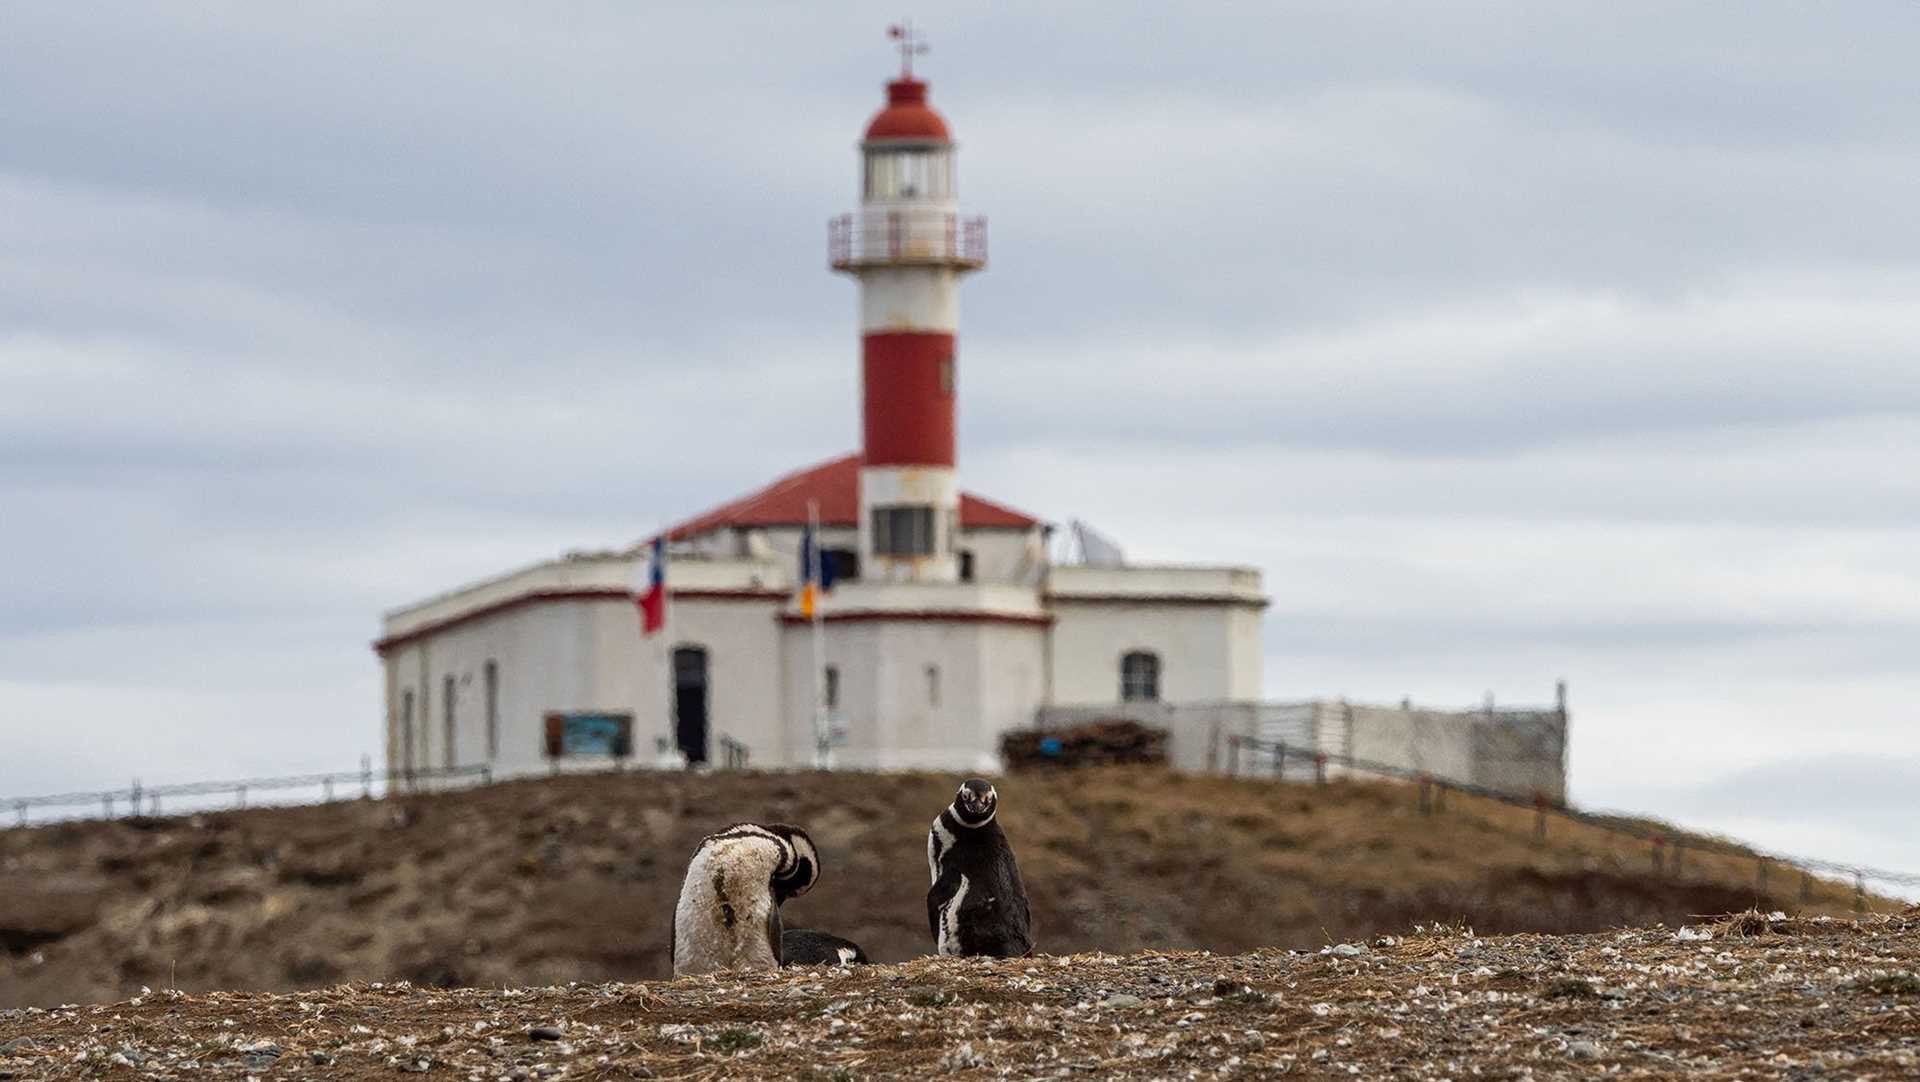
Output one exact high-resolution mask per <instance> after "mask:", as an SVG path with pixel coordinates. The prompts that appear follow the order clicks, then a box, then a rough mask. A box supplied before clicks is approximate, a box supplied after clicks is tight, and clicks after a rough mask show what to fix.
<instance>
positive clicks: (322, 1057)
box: [307, 1052, 333, 1067]
mask: <svg viewBox="0 0 1920 1082" xmlns="http://www.w3.org/2000/svg"><path fill="white" fill-rule="evenodd" d="M307 1059H308V1060H310V1061H311V1062H312V1063H313V1065H314V1066H315V1067H331V1066H333V1057H332V1056H331V1055H329V1054H328V1053H325V1052H312V1053H309V1054H308V1055H307Z"/></svg>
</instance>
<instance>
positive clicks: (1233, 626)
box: [1051, 598, 1259, 705]
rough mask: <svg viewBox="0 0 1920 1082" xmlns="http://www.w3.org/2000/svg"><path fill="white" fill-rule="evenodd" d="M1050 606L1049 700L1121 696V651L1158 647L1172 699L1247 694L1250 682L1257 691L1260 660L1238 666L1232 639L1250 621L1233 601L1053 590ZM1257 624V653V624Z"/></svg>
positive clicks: (1163, 689) (1164, 688)
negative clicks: (1098, 596)
mask: <svg viewBox="0 0 1920 1082" xmlns="http://www.w3.org/2000/svg"><path fill="white" fill-rule="evenodd" d="M1052 607H1053V616H1054V625H1053V644H1052V647H1053V659H1052V670H1053V671H1052V695H1051V701H1052V702H1055V703H1059V704H1061V705H1070V704H1075V703H1110V702H1118V701H1119V699H1120V659H1121V657H1122V656H1123V655H1125V654H1126V653H1128V652H1129V651H1133V650H1146V651H1150V652H1152V653H1154V654H1157V655H1159V657H1160V698H1161V699H1163V700H1166V701H1168V702H1209V701H1215V700H1221V699H1232V698H1238V697H1246V696H1245V695H1244V694H1243V693H1244V692H1245V691H1246V689H1247V687H1248V686H1249V684H1251V687H1252V688H1253V689H1254V693H1255V697H1257V692H1258V688H1259V677H1258V674H1257V670H1258V666H1257V665H1255V666H1254V669H1255V672H1254V673H1253V674H1247V673H1244V672H1241V671H1239V668H1240V665H1241V664H1242V660H1241V659H1240V658H1236V653H1235V647H1234V643H1233V640H1234V638H1235V636H1236V634H1244V633H1245V632H1246V630H1247V629H1246V627H1245V625H1244V624H1243V623H1242V622H1241V621H1239V620H1237V619H1235V613H1234V611H1233V610H1234V606H1233V605H1231V604H1216V603H1207V602H1156V601H1143V602H1135V601H1080V600H1068V599H1063V598H1055V599H1054V600H1053V605H1052ZM1252 631H1253V637H1252V641H1253V649H1254V651H1255V652H1256V654H1255V656H1257V651H1258V649H1259V638H1258V631H1259V628H1258V624H1255V625H1253V628H1252ZM1241 654H1242V655H1244V654H1245V651H1244V650H1242V651H1241Z"/></svg>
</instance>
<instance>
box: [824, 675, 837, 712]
mask: <svg viewBox="0 0 1920 1082" xmlns="http://www.w3.org/2000/svg"><path fill="white" fill-rule="evenodd" d="M826 685H827V686H826V696H827V709H828V710H832V709H834V708H836V707H838V706H839V705H840V666H838V665H829V666H827V672H826Z"/></svg>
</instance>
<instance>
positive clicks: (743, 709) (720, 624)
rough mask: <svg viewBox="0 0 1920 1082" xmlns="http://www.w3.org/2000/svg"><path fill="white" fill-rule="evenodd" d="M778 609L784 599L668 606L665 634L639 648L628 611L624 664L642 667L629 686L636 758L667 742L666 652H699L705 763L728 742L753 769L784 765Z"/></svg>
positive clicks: (670, 726) (670, 731)
mask: <svg viewBox="0 0 1920 1082" xmlns="http://www.w3.org/2000/svg"><path fill="white" fill-rule="evenodd" d="M785 601H786V598H785V596H784V594H781V595H779V596H777V597H756V596H746V597H742V598H738V599H734V598H726V599H721V598H699V599H689V600H680V599H675V600H674V602H673V603H672V604H671V605H670V606H669V608H668V616H667V629H666V631H665V632H664V633H663V634H659V635H655V636H653V637H652V638H649V639H647V640H645V642H644V644H643V642H642V639H641V635H640V624H639V620H638V618H637V617H635V616H634V615H633V608H632V606H631V605H629V606H627V613H628V618H627V626H628V630H627V631H626V633H625V635H624V638H625V639H626V641H627V642H628V643H629V644H630V650H631V653H630V654H629V655H628V656H638V657H640V658H641V659H642V665H641V667H640V668H638V670H637V675H636V678H635V680H634V685H635V687H636V689H637V692H638V695H639V702H640V704H641V705H640V706H639V707H637V708H636V709H635V713H634V718H635V743H636V744H637V745H639V746H638V748H636V753H645V752H649V751H651V749H652V747H653V743H654V740H655V738H657V737H665V738H667V739H668V740H670V741H671V740H672V739H673V738H674V736H675V727H674V718H673V714H672V697H671V694H670V691H671V687H670V681H671V679H672V675H671V670H670V668H669V663H670V657H669V651H670V650H671V649H674V648H678V647H682V646H699V647H702V648H704V649H705V650H706V651H707V687H708V691H707V743H708V748H709V752H710V755H711V756H712V758H713V759H714V760H716V761H717V760H718V759H719V758H720V743H719V742H720V738H721V737H728V738H731V739H733V740H737V741H739V742H740V743H742V744H745V745H746V746H747V748H748V749H749V751H750V754H751V760H750V762H751V764H752V765H756V766H757V765H771V764H774V763H781V762H787V761H789V758H788V755H789V749H788V747H787V739H786V733H785V730H784V728H783V726H782V725H781V717H782V715H783V713H784V704H785V695H786V691H785V689H784V687H783V680H782V675H783V669H782V663H781V641H782V636H781V625H780V622H779V612H780V610H781V608H782V607H783V605H784V604H785ZM615 664H617V662H615ZM643 734H644V738H643Z"/></svg>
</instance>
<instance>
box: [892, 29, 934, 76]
mask: <svg viewBox="0 0 1920 1082" xmlns="http://www.w3.org/2000/svg"><path fill="white" fill-rule="evenodd" d="M887 36H888V37H890V38H892V39H893V40H894V41H897V42H899V44H898V45H896V46H894V48H896V49H899V50H900V77H901V78H902V79H911V78H913V58H914V57H916V56H925V55H927V43H926V40H925V39H924V38H922V37H920V35H918V34H916V33H914V32H913V20H911V19H906V20H903V21H901V22H898V23H895V24H894V25H892V26H889V27H887Z"/></svg>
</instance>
